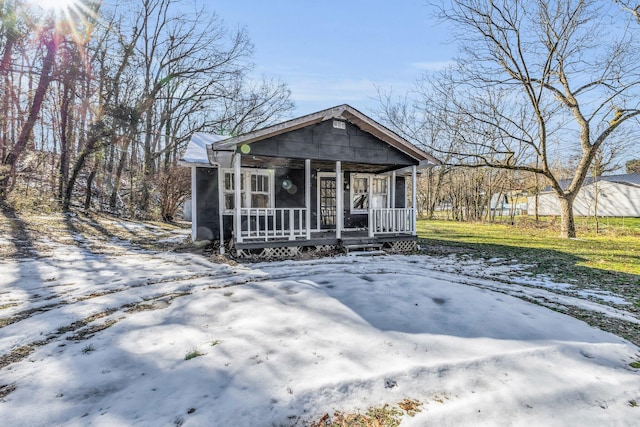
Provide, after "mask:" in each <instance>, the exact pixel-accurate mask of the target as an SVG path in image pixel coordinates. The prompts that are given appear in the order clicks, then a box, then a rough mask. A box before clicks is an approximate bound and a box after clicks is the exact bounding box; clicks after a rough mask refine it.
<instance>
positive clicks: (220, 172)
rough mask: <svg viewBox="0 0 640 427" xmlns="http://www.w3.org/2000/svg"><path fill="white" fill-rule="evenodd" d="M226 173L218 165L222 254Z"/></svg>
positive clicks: (222, 253)
mask: <svg viewBox="0 0 640 427" xmlns="http://www.w3.org/2000/svg"><path fill="white" fill-rule="evenodd" d="M223 180H224V173H223V172H222V168H221V167H220V165H218V227H220V255H224V191H222V188H224V182H223Z"/></svg>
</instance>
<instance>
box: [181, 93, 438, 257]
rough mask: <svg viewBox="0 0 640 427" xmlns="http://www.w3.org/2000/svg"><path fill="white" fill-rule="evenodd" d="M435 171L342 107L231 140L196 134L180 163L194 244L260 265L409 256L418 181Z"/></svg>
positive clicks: (428, 160)
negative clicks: (377, 251) (386, 252)
mask: <svg viewBox="0 0 640 427" xmlns="http://www.w3.org/2000/svg"><path fill="white" fill-rule="evenodd" d="M435 163H437V160H436V159H435V158H433V157H432V156H430V155H429V154H427V153H425V152H424V151H422V150H421V149H419V148H417V147H416V146H414V145H412V144H411V143H409V142H408V141H406V140H404V139H403V138H401V137H400V136H398V135H397V134H395V133H394V132H392V131H390V130H389V129H387V128H386V127H384V126H382V125H381V124H379V123H377V122H376V121H374V120H372V119H371V118H369V117H367V116H365V115H364V114H362V113H361V112H359V111H358V110H356V109H354V108H353V107H350V106H348V105H340V106H337V107H334V108H330V109H327V110H323V111H319V112H317V113H313V114H309V115H306V116H303V117H299V118H296V119H293V120H289V121H286V122H284V123H280V124H277V125H274V126H269V127H266V128H263V129H259V130H256V131H253V132H249V133H246V134H244V135H239V136H233V137H223V136H220V135H212V134H204V133H195V134H194V135H193V136H192V138H191V140H190V142H189V145H188V147H187V150H186V152H185V154H184V157H183V158H182V159H181V161H180V164H182V165H184V166H188V167H190V168H191V177H192V179H191V191H192V198H191V203H192V206H191V212H192V239H193V240H194V241H196V240H214V241H219V242H220V251H221V253H224V250H225V244H227V245H229V247H232V248H233V249H234V250H235V251H237V252H238V253H239V254H249V253H251V252H252V251H253V252H255V251H259V252H260V253H261V255H263V256H267V257H268V256H290V255H295V254H297V253H298V252H299V251H300V250H301V249H302V248H305V247H307V248H314V249H319V250H322V249H326V248H332V247H342V248H344V249H346V250H349V249H350V248H352V249H353V248H357V247H367V248H369V247H383V246H386V247H390V248H391V249H394V250H408V249H411V248H414V247H415V242H416V210H415V206H416V199H415V194H416V174H417V170H418V169H419V168H422V167H428V166H430V165H434V164H435ZM409 185H410V187H409ZM409 201H410V203H408V202H409Z"/></svg>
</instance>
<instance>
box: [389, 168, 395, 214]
mask: <svg viewBox="0 0 640 427" xmlns="http://www.w3.org/2000/svg"><path fill="white" fill-rule="evenodd" d="M389 185H390V186H391V189H390V191H389V194H390V196H389V197H391V200H390V203H389V207H390V208H391V209H394V208H395V207H396V171H393V172H391V183H390V184H389Z"/></svg>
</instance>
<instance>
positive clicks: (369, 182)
mask: <svg viewBox="0 0 640 427" xmlns="http://www.w3.org/2000/svg"><path fill="white" fill-rule="evenodd" d="M359 178H366V179H367V191H366V193H356V192H355V185H354V183H355V180H356V179H359ZM374 179H381V180H385V181H386V190H387V191H386V192H385V193H376V194H375V195H378V196H379V195H381V194H384V195H385V206H384V208H382V209H385V208H389V206H390V205H389V202H390V200H389V198H390V197H391V195H390V191H389V189H390V187H389V186H390V185H391V182H390V181H391V179H390V177H389V176H388V175H376V174H371V173H352V174H351V176H350V177H349V181H350V182H349V211H350V213H352V214H368V213H369V210H370V209H372V207H371V202H372V201H373V196H374V193H373V180H374ZM357 194H366V196H367V209H357V208H355V207H354V204H353V201H354V197H355V196H356V195H357ZM375 209H380V208H375Z"/></svg>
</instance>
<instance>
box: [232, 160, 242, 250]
mask: <svg viewBox="0 0 640 427" xmlns="http://www.w3.org/2000/svg"><path fill="white" fill-rule="evenodd" d="M241 164H242V154H240V153H235V155H234V156H233V189H234V204H233V206H234V209H233V224H234V227H233V230H234V232H235V233H234V234H235V237H236V242H238V243H241V242H242V217H241V215H240V209H241V208H242V193H241V192H240V187H241V181H242V176H241V175H240V174H241V170H240V165H241Z"/></svg>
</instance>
